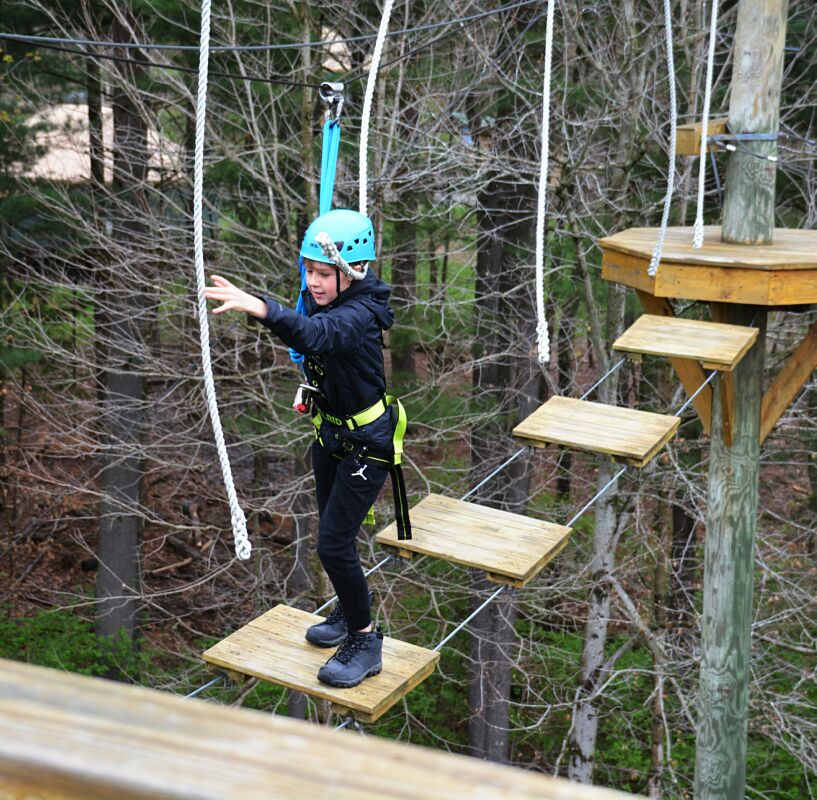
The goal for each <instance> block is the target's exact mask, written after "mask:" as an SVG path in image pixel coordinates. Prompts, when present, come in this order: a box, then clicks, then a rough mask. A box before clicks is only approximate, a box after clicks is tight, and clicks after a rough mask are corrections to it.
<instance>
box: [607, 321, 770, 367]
mask: <svg viewBox="0 0 817 800" xmlns="http://www.w3.org/2000/svg"><path fill="white" fill-rule="evenodd" d="M755 339H757V329H756V328H747V327H744V326H742V325H723V324H720V323H717V322H704V321H702V320H696V319H682V318H680V317H664V316H659V315H655V314H644V315H642V316H640V317H639V318H638V319H637V320H636V321H635V322H634V323H633V324H632V325H631V326H630V327H629V328H628V329H627V330H626V331H625V332H624V333H623V334H622V335H621V336H619V338H618V339H616V341H615V342H614V344H613V348H614V349H615V350H622V351H624V352H626V353H641V354H643V355H653V356H666V357H669V358H684V359H693V360H695V361H700V362H701V363H702V364H703V366H704V367H705V368H707V369H717V370H722V371H725V372H731V371H732V370H733V369H734V368H735V364H737V363H738V361H740V359H741V358H742V357H743V355H744V354H745V353H746V351H747V350H748V349H749V348H750V347H751V346H752V343H753V342H754V341H755Z"/></svg>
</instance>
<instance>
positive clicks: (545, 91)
mask: <svg viewBox="0 0 817 800" xmlns="http://www.w3.org/2000/svg"><path fill="white" fill-rule="evenodd" d="M555 8H556V0H548V13H547V28H546V30H545V77H544V82H543V86H542V144H541V160H540V162H539V201H538V204H537V207H536V342H537V350H538V353H539V363H540V364H547V363H548V361H550V337H549V336H548V321H547V317H546V316H545V201H546V198H547V177H548V156H549V150H550V73H551V64H552V63H553V15H554V11H555Z"/></svg>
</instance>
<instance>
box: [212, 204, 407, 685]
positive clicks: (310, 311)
mask: <svg viewBox="0 0 817 800" xmlns="http://www.w3.org/2000/svg"><path fill="white" fill-rule="evenodd" d="M301 257H302V258H303V262H304V266H305V268H306V286H307V289H306V291H305V292H304V293H303V295H302V296H303V300H304V302H305V304H306V309H307V315H302V314H298V313H296V312H295V311H292V310H290V309H288V308H284V307H283V306H281V304H280V303H277V302H276V301H274V300H271V299H270V298H268V297H263V296H254V295H251V294H247V293H246V292H244V291H242V290H241V289H239V288H238V287H236V286H234V285H233V284H232V283H230V282H229V281H228V280H226V279H225V278H222V277H220V276H218V275H213V276H212V277H211V280H212V282H213V284H214V285H213V286H212V287H207V288H206V289H205V293H204V294H205V297H207V298H208V299H211V300H219V301H221V302H222V305H221V306H219V307H218V308H214V309H213V313H214V314H220V313H222V312H224V311H243V312H246V313H247V314H249V315H250V317H251V318H253V319H255V320H256V321H258V322H259V323H260V324H261V325H264V326H265V327H266V328H269V329H270V330H271V331H272V332H273V333H274V334H275V335H276V336H277V337H278V338H279V339H281V341H283V342H284V344H286V345H287V346H289V347H291V348H294V349H295V350H297V351H298V352H299V353H302V354H303V356H304V361H303V365H302V366H303V371H304V375H305V377H306V381H305V383H303V384H301V387H300V389H299V396H298V398H296V407H299V410H305V409H306V408H308V409H309V410H311V413H312V421H313V424H314V426H315V442H314V443H313V446H312V466H313V470H314V473H315V493H316V495H317V502H318V512H319V514H320V526H319V530H318V555H319V556H320V559H321V563H322V564H323V567H324V569H325V570H326V572H327V574H328V575H329V578H330V580H331V581H332V586H333V587H334V589H335V592H336V594H337V597H338V605H337V607H336V608H335V610H334V611H333V612H332V613H331V614H330V615H329V617H328V618H327V619H326V620H325V621H324V622H322V623H320V624H318V625H313V626H312V627H310V628H309V629H308V630H307V632H306V638H307V640H308V641H309V642H311V643H312V644H314V645H317V646H318V647H334V646H336V645H340V647H339V648H338V650H337V652H336V653H335V654H334V655H333V656H332V657H331V658H330V659H329V660H328V661H327V662H326V664H325V665H324V666H323V667H321V669H320V671H319V672H318V679H319V680H320V681H322V682H324V683H328V684H330V685H332V686H340V687H351V686H357V684H359V683H360V682H361V681H362V680H363V679H364V678H366V677H368V676H370V675H377V674H378V673H379V672H380V671H381V668H382V660H381V653H382V643H383V634H382V633H380V631H378V630H373V629H372V618H371V602H372V597H371V595H370V594H369V589H368V586H367V583H366V578H365V576H364V574H363V569H362V567H361V564H360V558H359V556H358V552H357V544H356V539H357V534H358V531H359V530H360V526H361V524H362V523H363V521H364V519H365V518H366V517H367V512H368V511H369V509H370V508H371V507H372V504H373V503H374V501H375V499H376V498H377V496H378V494H379V493H380V490H381V488H382V487H383V484H384V483H385V481H386V476H387V475H388V474H389V472H391V475H392V483H393V488H394V496H395V507H396V510H397V525H398V535H399V537H400V538H401V539H407V538H411V529H410V526H409V521H408V507H407V504H406V493H405V487H404V484H403V479H402V473H401V472H400V461H401V456H402V451H403V441H402V440H403V434H404V432H405V428H406V416H405V411H404V409H403V406H402V404H401V403H400V401H399V400H397V398H395V397H394V396H392V395H387V394H386V380H385V372H384V367H383V350H382V347H383V337H382V332H383V331H384V330H386V329H388V328H390V327H391V326H392V324H393V322H394V313H393V311H392V309H391V307H390V306H389V304H388V299H389V295H390V293H391V289H390V288H389V286H388V285H386V284H385V283H384V282H383V281H381V280H380V279H379V278H377V276H376V275H375V274H374V272H373V271H371V270H370V269H369V267H368V264H369V262H371V261H374V259H375V242H374V229H373V227H372V222H371V220H370V219H369V218H368V217H366V216H365V215H363V214H360V213H358V212H356V211H350V210H345V209H333V210H331V211H328V212H327V213H325V214H322V215H321V216H319V217H318V218H317V219H316V220H315V221H314V222H313V223H312V224H311V225H310V226H309V228H308V229H307V231H306V234H305V236H304V240H303V244H302V245H301Z"/></svg>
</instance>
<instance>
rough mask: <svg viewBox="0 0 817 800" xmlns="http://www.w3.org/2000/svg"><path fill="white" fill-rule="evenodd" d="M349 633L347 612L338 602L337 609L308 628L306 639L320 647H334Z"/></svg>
mask: <svg viewBox="0 0 817 800" xmlns="http://www.w3.org/2000/svg"><path fill="white" fill-rule="evenodd" d="M348 633H349V628H348V626H347V624H346V614H344V613H343V609H342V608H341V607H340V603H338V604H337V605H336V606H335V610H334V611H333V612H332V613H331V614H330V615H329V616H328V617H327V618H326V619H325V620H324V621H323V622H319V623H318V624H317V625H312V626H310V627H309V628H307V629H306V640H307V641H308V642H310V643H311V644H314V645H317V646H318V647H334V646H335V645H336V644H340V643H341V642H342V641H343V640H344V639H345V638H346V636H347V634H348Z"/></svg>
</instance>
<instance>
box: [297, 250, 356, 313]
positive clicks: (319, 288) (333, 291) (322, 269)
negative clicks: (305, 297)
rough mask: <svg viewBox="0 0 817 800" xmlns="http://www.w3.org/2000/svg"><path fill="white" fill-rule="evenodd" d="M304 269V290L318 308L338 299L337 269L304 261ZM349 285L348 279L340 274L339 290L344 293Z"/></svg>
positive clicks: (310, 260)
mask: <svg viewBox="0 0 817 800" xmlns="http://www.w3.org/2000/svg"><path fill="white" fill-rule="evenodd" d="M304 268H305V269H306V288H307V289H309V293H310V294H311V295H312V298H313V299H314V301H315V302H316V303H317V304H318V305H319V306H328V305H329V304H330V303H331V302H333V301H334V300H336V299H337V297H338V275H337V271H338V269H337V267H334V266H332V265H331V264H324V263H323V262H322V261H312V259H310V258H305V259H304ZM350 283H351V281H350V279H349V278H348V277H347V276H346V275H344V274H343V273H342V272H341V273H340V290H341V291H342V292H343V291H346V289H348V288H349V284H350Z"/></svg>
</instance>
